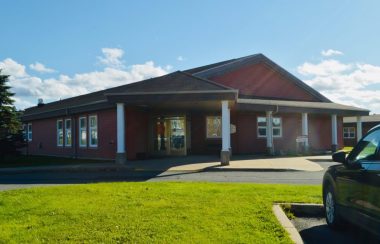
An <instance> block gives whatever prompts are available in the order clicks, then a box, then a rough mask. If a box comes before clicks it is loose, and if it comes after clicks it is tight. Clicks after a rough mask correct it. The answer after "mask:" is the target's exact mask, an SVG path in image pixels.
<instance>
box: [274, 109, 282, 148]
mask: <svg viewBox="0 0 380 244" xmlns="http://www.w3.org/2000/svg"><path fill="white" fill-rule="evenodd" d="M278 110H279V108H278V105H276V111H275V112H272V123H273V116H274V115H275V114H277V113H278ZM272 126H273V125H272ZM281 126H282V125H281ZM272 139H273V127H272ZM272 148H273V152H274V151H275V150H274V140H272Z"/></svg>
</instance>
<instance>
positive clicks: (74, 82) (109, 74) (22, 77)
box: [0, 58, 172, 109]
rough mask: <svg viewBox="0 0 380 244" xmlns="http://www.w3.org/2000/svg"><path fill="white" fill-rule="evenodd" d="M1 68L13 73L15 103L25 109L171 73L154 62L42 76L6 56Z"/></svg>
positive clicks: (11, 80)
mask: <svg viewBox="0 0 380 244" xmlns="http://www.w3.org/2000/svg"><path fill="white" fill-rule="evenodd" d="M0 68H1V69H3V70H4V73H5V74H9V75H11V76H10V77H9V82H10V85H11V87H12V88H11V89H12V92H14V93H16V95H15V105H16V107H17V108H18V109H24V108H27V107H30V106H34V105H36V104H37V100H38V98H43V99H44V101H45V102H51V101H55V100H59V99H61V98H62V99H64V98H68V97H72V96H77V95H82V94H86V93H89V92H94V91H98V90H102V89H106V88H110V87H114V86H118V85H124V84H128V83H132V82H136V81H139V80H144V79H148V78H152V77H156V76H161V75H165V74H167V73H168V72H169V68H170V69H171V68H172V67H171V66H169V65H167V66H166V67H161V66H158V65H156V64H155V63H154V62H153V61H147V62H145V63H142V64H134V65H131V66H129V67H126V68H124V69H121V68H120V67H119V68H114V67H105V68H104V69H103V70H100V71H92V72H87V73H78V74H75V75H73V76H68V75H64V74H60V75H58V76H57V77H53V78H49V79H43V78H41V77H38V76H33V75H30V74H28V73H27V72H26V71H25V66H24V65H22V64H19V63H17V62H16V61H14V60H12V59H10V58H7V59H5V60H3V61H0Z"/></svg>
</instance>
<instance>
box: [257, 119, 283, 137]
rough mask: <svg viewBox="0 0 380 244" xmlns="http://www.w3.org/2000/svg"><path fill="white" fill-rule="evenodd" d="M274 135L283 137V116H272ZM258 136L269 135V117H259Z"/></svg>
mask: <svg viewBox="0 0 380 244" xmlns="http://www.w3.org/2000/svg"><path fill="white" fill-rule="evenodd" d="M272 133H273V137H282V120H281V118H278V117H274V118H272ZM257 136H258V137H267V118H266V117H257Z"/></svg>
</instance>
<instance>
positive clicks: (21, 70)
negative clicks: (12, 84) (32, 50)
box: [0, 58, 27, 77]
mask: <svg viewBox="0 0 380 244" xmlns="http://www.w3.org/2000/svg"><path fill="white" fill-rule="evenodd" d="M0 69H2V70H3V72H4V74H6V75H12V76H14V77H24V76H26V75H27V74H26V71H25V66H24V65H22V64H19V63H17V62H16V61H14V60H13V59H11V58H6V59H4V60H3V61H1V62H0Z"/></svg>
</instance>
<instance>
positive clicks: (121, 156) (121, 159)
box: [115, 152, 127, 164]
mask: <svg viewBox="0 0 380 244" xmlns="http://www.w3.org/2000/svg"><path fill="white" fill-rule="evenodd" d="M115 162H116V164H126V163H127V154H126V153H125V152H124V153H116V159H115Z"/></svg>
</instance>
